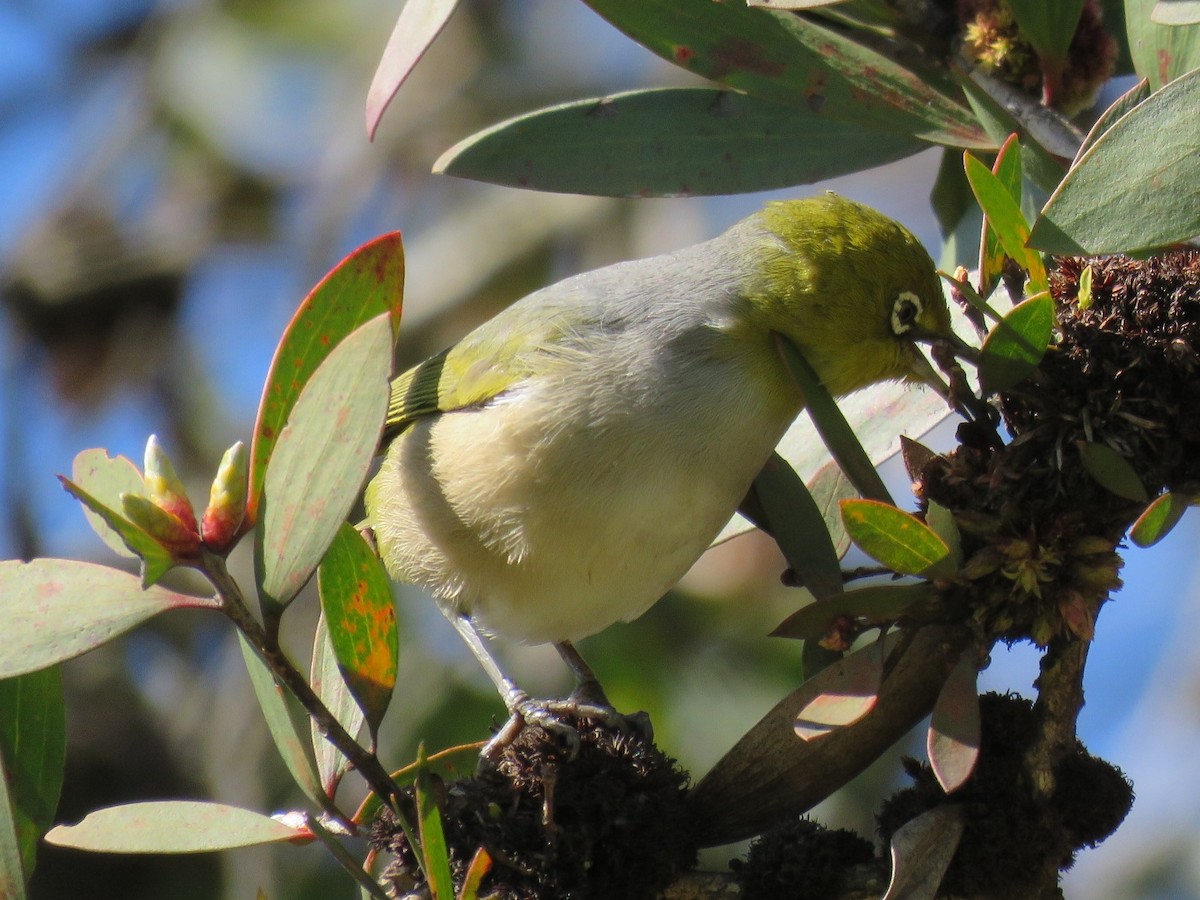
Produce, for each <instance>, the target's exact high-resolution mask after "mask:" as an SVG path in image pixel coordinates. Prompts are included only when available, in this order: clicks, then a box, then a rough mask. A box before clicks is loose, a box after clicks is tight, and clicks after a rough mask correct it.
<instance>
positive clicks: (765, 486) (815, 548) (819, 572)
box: [753, 453, 842, 598]
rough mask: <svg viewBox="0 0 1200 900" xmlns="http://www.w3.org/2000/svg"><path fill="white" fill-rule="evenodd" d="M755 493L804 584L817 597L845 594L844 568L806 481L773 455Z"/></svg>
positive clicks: (768, 521) (771, 530)
mask: <svg viewBox="0 0 1200 900" xmlns="http://www.w3.org/2000/svg"><path fill="white" fill-rule="evenodd" d="M753 490H754V492H755V494H756V495H757V497H758V500H759V502H760V503H761V504H762V507H763V512H764V513H765V514H766V518H767V524H768V525H769V526H770V532H771V534H772V535H773V536H774V538H775V542H776V543H777V544H779V549H780V550H781V551H782V552H783V555H784V557H785V558H786V559H787V562H788V565H789V566H790V567H791V569H792V571H793V572H794V573H795V574H796V577H797V580H798V581H799V583H800V584H802V585H804V586H805V587H806V588H808V589H809V590H810V591H811V592H812V593H813V594H814V595H815V596H816V597H818V598H823V597H830V596H834V595H836V594H840V593H841V592H842V567H841V565H840V564H839V563H838V554H837V550H836V548H835V547H834V546H833V542H832V540H831V539H830V537H829V532H828V531H826V529H825V519H824V516H823V515H822V514H821V509H820V507H818V506H817V504H816V501H815V500H813V497H812V494H810V493H809V492H808V488H807V487H805V485H804V482H803V481H802V480H801V479H800V476H799V475H797V474H796V472H795V470H794V469H792V467H791V466H789V465H788V464H787V462H786V461H785V460H784V459H783V457H781V456H780V455H779V454H778V453H772V454H771V458H770V459H768V460H767V463H766V465H764V466H763V469H762V471H761V472H759V473H758V477H757V478H755V479H754V485H753Z"/></svg>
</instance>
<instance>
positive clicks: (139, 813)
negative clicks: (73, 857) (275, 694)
mask: <svg viewBox="0 0 1200 900" xmlns="http://www.w3.org/2000/svg"><path fill="white" fill-rule="evenodd" d="M311 839H312V835H310V834H309V833H308V832H307V831H305V830H303V829H299V828H295V827H293V826H291V825H285V824H284V823H283V822H280V821H278V820H276V819H272V818H271V817H270V816H264V815H263V814H262V813H258V812H254V811H253V810H249V809H242V808H241V807H237V806H228V805H226V804H224V803H208V802H203V801H199V800H157V801H148V802H145V803H128V804H125V805H123V806H110V807H108V808H106V809H98V810H96V811H95V812H91V813H88V814H87V816H85V817H84V819H83V821H82V822H80V823H79V824H77V825H58V826H57V827H55V828H52V829H51V830H50V832H49V834H47V835H46V840H47V841H49V842H50V843H51V844H55V845H57V846H59V847H73V848H74V849H76V850H91V851H93V852H96V853H208V852H211V851H214V850H229V849H232V848H234V847H253V846H255V845H258V844H278V843H281V842H283V841H303V842H307V841H309V840H311Z"/></svg>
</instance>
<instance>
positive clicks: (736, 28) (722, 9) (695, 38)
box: [587, 0, 991, 147]
mask: <svg viewBox="0 0 1200 900" xmlns="http://www.w3.org/2000/svg"><path fill="white" fill-rule="evenodd" d="M587 3H588V5H589V6H591V7H592V8H593V9H594V10H596V12H598V13H599V14H600V15H601V16H603V17H604V18H606V19H608V20H609V21H610V22H612V23H613V24H614V25H615V26H616V27H617V28H619V29H621V30H622V31H624V32H625V33H626V34H628V35H629V36H630V37H631V38H633V39H634V40H635V41H637V42H638V43H639V44H642V45H643V46H645V47H646V48H648V49H649V50H651V51H653V52H654V53H657V54H658V55H659V56H662V57H663V58H664V59H667V60H669V61H670V62H673V63H675V64H676V65H680V66H683V67H684V68H686V69H688V70H690V71H692V72H695V73H696V74H697V75H700V76H702V77H704V78H709V79H712V80H713V81H719V82H722V83H724V84H727V85H729V86H730V87H733V88H735V89H736V90H738V91H743V92H745V93H749V94H755V95H757V96H760V97H763V98H764V99H768V100H774V101H776V102H779V103H788V104H791V105H793V106H799V107H801V108H804V109H809V110H813V111H816V112H818V113H820V114H822V115H825V116H829V117H830V118H835V119H840V120H842V121H846V122H857V123H859V124H861V125H864V126H866V127H868V128H876V129H884V130H888V131H898V132H900V133H901V134H906V135H913V136H916V137H919V138H921V139H922V140H926V141H932V142H935V143H946V144H950V145H952V146H959V147H987V146H990V145H991V144H990V141H988V139H987V138H986V136H985V135H983V133H982V132H981V130H980V128H979V126H978V125H977V123H976V122H975V120H974V118H973V117H972V116H971V114H970V112H969V111H968V110H967V109H966V108H965V107H963V106H962V105H960V104H959V103H957V102H955V101H954V100H951V99H950V98H949V96H948V95H947V94H946V93H942V92H939V91H938V90H936V89H934V88H932V87H930V86H929V85H930V84H936V83H937V82H938V80H939V78H940V76H939V74H938V73H936V72H935V71H932V70H928V71H927V70H922V71H921V72H920V73H917V72H914V71H911V70H909V69H906V68H904V67H903V66H901V65H899V64H898V63H896V62H894V61H893V60H891V59H889V58H888V57H886V56H883V55H882V54H880V53H877V52H875V51H874V50H871V49H869V48H867V47H865V46H864V45H862V44H859V43H857V42H855V41H854V40H852V39H851V38H849V37H846V36H844V35H842V34H841V33H840V32H838V31H835V30H833V29H832V28H826V27H823V26H821V25H818V24H816V23H815V22H812V21H809V20H807V19H801V18H799V17H798V16H796V15H794V14H792V13H788V12H774V11H772V10H766V9H752V8H749V7H747V6H746V5H745V4H744V3H713V2H712V0H587Z"/></svg>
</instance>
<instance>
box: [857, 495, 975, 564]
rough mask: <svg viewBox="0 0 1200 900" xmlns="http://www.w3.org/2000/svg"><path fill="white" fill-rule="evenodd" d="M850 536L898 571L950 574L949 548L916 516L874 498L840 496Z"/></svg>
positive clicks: (882, 562) (875, 558)
mask: <svg viewBox="0 0 1200 900" xmlns="http://www.w3.org/2000/svg"><path fill="white" fill-rule="evenodd" d="M841 505H842V517H843V518H844V519H845V521H846V530H847V531H848V532H850V537H851V539H852V540H853V541H854V543H855V544H857V545H858V546H859V548H860V549H862V550H863V551H864V552H865V553H866V554H867V555H868V556H870V557H871V558H872V559H874V560H876V561H877V562H879V563H881V564H882V565H885V566H887V567H888V568H889V569H891V570H892V571H893V572H897V573H899V574H901V575H928V576H930V577H934V578H936V577H946V576H949V575H952V574H953V568H952V566H951V558H950V548H949V547H947V546H946V542H945V541H943V540H942V539H941V538H940V537H938V536H937V534H936V533H935V532H934V531H933V529H932V528H930V527H929V526H928V525H926V524H925V523H924V522H922V521H921V520H920V519H918V518H917V517H916V516H914V515H911V514H909V513H906V512H904V511H903V510H901V509H897V508H896V507H894V506H892V505H891V504H890V503H880V502H879V501H877V500H843V501H842V504H841Z"/></svg>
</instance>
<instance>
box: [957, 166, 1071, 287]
mask: <svg viewBox="0 0 1200 900" xmlns="http://www.w3.org/2000/svg"><path fill="white" fill-rule="evenodd" d="M963 165H964V167H965V171H966V173H967V181H968V182H969V183H970V185H971V191H972V192H973V193H974V194H975V199H976V200H977V201H978V203H979V207H980V208H981V209H982V210H983V212H984V215H986V216H987V218H988V223H989V224H990V225H991V227H992V229H994V231H995V233H996V237H997V238H998V239H999V241H1000V246H1001V247H1003V248H1004V252H1005V253H1006V254H1007V255H1008V256H1010V257H1012V259H1013V260H1014V261H1015V262H1016V263H1017V265H1019V266H1020V267H1021V268H1022V269H1024V270H1025V271H1026V272H1028V273H1029V293H1031V294H1040V293H1042V292H1043V291H1047V290H1049V288H1050V284H1049V281H1048V280H1047V276H1046V265H1045V263H1043V262H1042V256H1041V254H1040V253H1038V252H1037V251H1036V250H1033V249H1031V248H1030V247H1028V246H1027V244H1028V243H1029V223H1028V222H1026V221H1025V214H1024V213H1022V212H1021V204H1020V203H1019V202H1018V201H1017V200H1014V199H1013V197H1012V195H1011V194H1010V193H1009V192H1008V189H1007V188H1006V187H1005V186H1004V184H1003V182H1001V181H1000V179H999V178H997V177H996V176H995V175H994V174H992V170H991V169H989V168H988V167H987V166H985V165H984V164H983V163H981V162H980V161H979V160H978V159H976V158H975V157H974V156H972V155H971V154H970V153H964V154H963Z"/></svg>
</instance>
